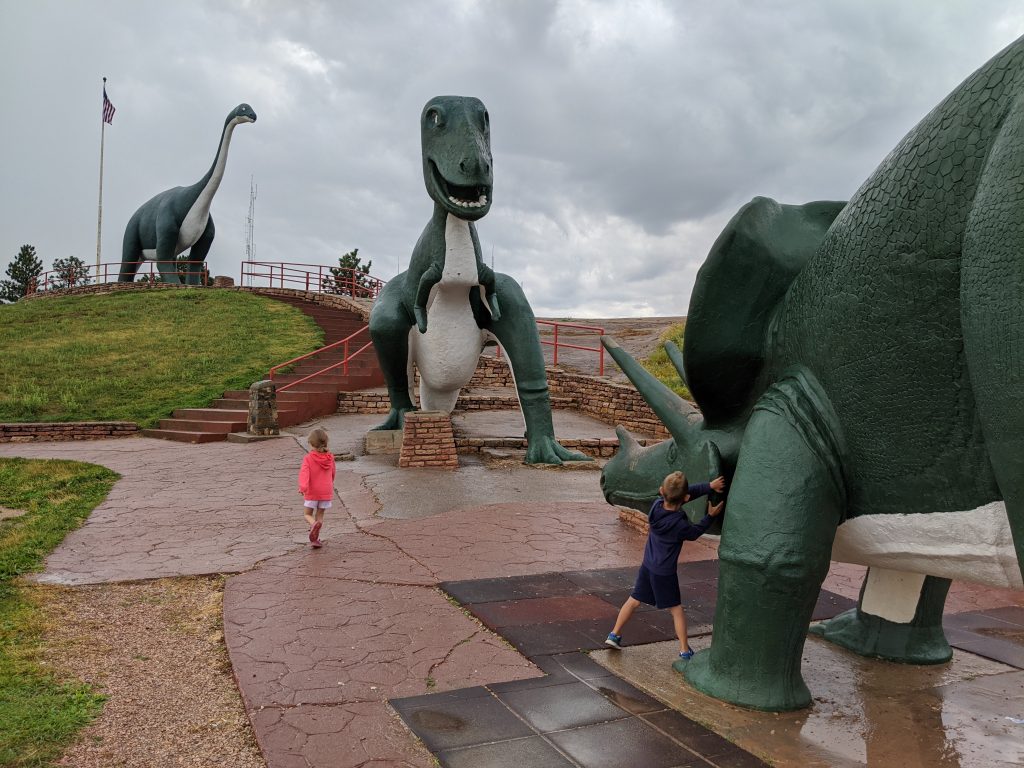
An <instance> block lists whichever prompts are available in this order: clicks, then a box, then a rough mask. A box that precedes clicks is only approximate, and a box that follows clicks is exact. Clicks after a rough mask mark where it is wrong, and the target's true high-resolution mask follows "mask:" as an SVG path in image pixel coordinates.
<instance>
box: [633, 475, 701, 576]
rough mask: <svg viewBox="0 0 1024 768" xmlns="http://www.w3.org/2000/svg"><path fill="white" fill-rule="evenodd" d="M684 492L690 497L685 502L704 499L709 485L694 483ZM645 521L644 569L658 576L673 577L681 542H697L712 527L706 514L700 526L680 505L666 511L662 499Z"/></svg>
mask: <svg viewBox="0 0 1024 768" xmlns="http://www.w3.org/2000/svg"><path fill="white" fill-rule="evenodd" d="M687 492H688V493H689V494H690V498H689V499H688V500H687V501H688V502H689V501H693V500H694V499H696V498H700V497H701V496H707V495H708V494H709V493H710V492H711V485H710V484H708V483H697V484H696V485H691V486H690V487H689V488H688V489H687ZM648 520H649V522H650V526H651V529H650V532H649V533H648V534H647V546H646V547H644V567H645V568H647V570H648V571H650V572H651V573H654V574H658V575H659V576H668V575H674V574H675V572H676V562H677V561H678V560H679V552H680V550H682V548H683V542H684V541H695V540H696V539H699V538H700V537H701V536H703V535H704V532H705V531H707V529H708V526H709V525H711V518H710V517H709V516H708V515H704V519H703V520H701V521H700V522H699V523H691V522H690V521H689V520H688V519H687V518H686V513H685V512H683V510H682V507H681V506H680V509H677V510H674V511H672V510H668V509H665V505H664V499H661V498H658V499H657V500H656V501H655V502H654V503H653V504H652V505H651V511H650V515H649V517H648Z"/></svg>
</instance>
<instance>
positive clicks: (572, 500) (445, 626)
mask: <svg viewBox="0 0 1024 768" xmlns="http://www.w3.org/2000/svg"><path fill="white" fill-rule="evenodd" d="M378 418H379V417H349V416H336V417H331V418H328V419H324V420H322V422H321V424H322V425H323V426H325V427H326V428H327V429H328V431H329V433H330V435H331V438H332V447H333V449H334V450H336V451H338V450H346V449H347V450H350V451H352V452H353V453H357V454H361V452H362V447H361V446H362V443H361V441H362V435H363V434H364V431H365V429H366V428H367V427H368V426H370V425H371V424H372V423H376V421H377V420H378ZM488 418H491V417H488ZM310 428H312V425H305V426H304V427H303V431H302V434H305V433H306V432H308V430H309V429H310ZM597 436H600V433H598V435H597ZM296 437H297V439H281V440H272V441H267V442H261V443H254V444H251V445H236V444H231V443H211V444H205V445H185V444H180V443H171V442H164V441H159V440H151V439H147V438H128V439H120V440H108V441H97V442H89V443H48V444H47V443H39V444H21V445H11V444H7V445H3V446H0V456H22V457H26V458H62V459H74V460H79V461H89V462H93V463H97V464H102V465H104V466H107V467H109V468H111V469H113V470H115V471H117V472H119V473H120V474H121V479H120V480H119V481H118V482H117V483H116V484H115V486H114V488H113V490H112V492H111V494H110V496H109V497H108V498H107V500H106V501H104V502H103V504H101V505H100V506H99V507H97V509H96V510H95V511H94V513H93V515H92V516H91V517H90V519H89V520H88V521H87V522H86V523H85V525H83V526H82V527H81V528H80V529H78V530H76V531H74V532H72V533H71V534H70V535H69V536H68V537H67V539H66V540H65V542H64V543H63V544H62V545H61V546H60V547H58V548H57V549H56V550H55V551H54V552H53V553H52V554H51V556H50V557H49V558H48V559H47V561H46V570H45V572H44V573H43V574H42V576H41V579H42V580H45V581H53V582H61V583H70V584H86V583H97V582H106V581H122V580H132V579H148V578H156V577H161V576H173V575H184V574H203V573H214V572H229V573H237V574H239V575H236V576H233V577H232V578H230V579H229V580H228V581H227V585H226V588H225V596H224V625H225V640H226V643H227V645H228V649H229V653H230V657H231V661H232V666H233V669H234V673H235V677H236V679H237V681H238V686H239V689H240V691H241V693H242V697H243V701H244V703H245V706H246V710H247V712H248V713H249V716H250V719H251V721H252V723H253V726H254V729H255V732H256V735H257V739H258V740H259V743H260V746H261V748H262V749H263V751H264V754H265V756H266V758H267V761H268V765H270V766H272V768H278V767H279V766H283V767H285V768H291V767H292V766H296V767H298V766H301V767H302V768H308V766H313V765H332V766H335V765H337V766H353V767H355V766H374V765H380V766H383V765H389V766H394V765H405V766H424V767H426V766H430V765H432V764H433V763H432V758H431V756H430V754H429V753H428V752H427V750H426V749H425V748H424V747H423V746H422V745H421V744H420V743H419V742H417V741H416V739H415V738H414V737H413V736H412V734H411V733H410V732H409V730H408V729H407V728H406V727H405V725H404V724H402V723H401V721H400V720H398V719H397V717H396V716H395V714H394V712H393V711H392V710H391V709H390V707H389V706H388V704H387V700H388V699H391V698H397V697H405V696H411V695H416V694H423V693H430V692H440V691H448V690H453V689H458V688H465V687H467V686H477V685H483V684H490V683H497V682H503V681H512V680H519V679H526V678H530V677H537V676H539V675H540V674H541V672H540V670H538V669H537V668H536V667H534V666H533V665H532V664H531V663H530V662H528V661H527V660H526V659H524V658H523V657H522V656H521V655H519V654H518V653H517V652H516V651H515V650H513V649H512V648H511V647H510V646H509V645H508V644H507V643H505V641H504V640H502V639H501V638H500V637H498V636H497V635H494V634H493V633H491V632H490V631H489V630H487V629H485V628H484V627H483V626H482V625H481V624H479V623H478V622H477V621H476V620H475V619H473V618H472V617H470V616H469V615H467V614H466V612H464V611H463V610H462V609H461V608H460V607H459V606H458V605H457V604H455V603H453V602H451V601H449V600H448V599H447V598H446V597H445V595H444V594H443V593H442V592H441V591H440V590H439V589H438V587H437V584H438V583H439V582H442V581H450V580H464V579H477V578H492V577H501V576H512V575H529V574H538V573H547V572H553V571H570V570H579V569H592V568H611V567H622V566H634V565H636V564H637V563H638V562H639V561H640V557H641V553H642V549H643V543H644V539H643V537H642V536H641V535H639V534H638V533H636V532H634V531H632V530H631V529H629V528H627V527H625V526H623V525H621V524H620V523H619V521H618V520H617V517H616V514H615V511H614V510H613V509H612V508H610V507H608V506H607V505H605V504H604V502H603V500H601V498H600V493H599V490H598V488H597V474H596V473H591V472H585V473H584V472H558V471H551V470H541V469H536V468H530V467H522V466H504V465H502V466H500V467H498V468H497V469H487V468H486V467H484V466H483V465H482V464H480V463H478V462H475V461H464V462H463V464H462V465H461V466H460V469H459V470H458V471H456V472H435V471H431V470H419V471H405V472H398V471H396V470H395V469H394V468H393V467H392V466H390V465H389V464H388V461H387V460H385V459H381V458H380V457H365V456H358V457H357V459H356V461H353V462H346V463H344V464H339V468H338V473H337V476H336V479H335V488H336V491H337V500H336V503H335V506H334V507H333V508H332V509H331V510H330V511H329V513H328V515H327V519H326V523H325V526H324V530H323V532H322V538H323V540H324V541H325V542H326V543H325V546H324V547H323V548H322V549H319V550H313V549H311V548H309V547H308V542H307V540H306V529H305V524H304V522H303V520H302V517H301V511H300V507H301V505H300V503H299V501H300V499H299V495H298V493H297V488H296V475H297V470H298V466H299V463H300V461H301V456H302V451H303V447H302V444H301V435H297V436H296ZM463 459H465V457H463ZM591 484H592V485H591ZM715 556H716V545H715V543H714V542H712V541H706V540H701V541H698V542H693V543H691V544H688V545H687V547H686V548H684V558H686V559H692V560H700V559H710V558H714V557H715ZM860 578H861V571H860V570H858V569H857V568H856V567H854V566H834V568H833V571H832V573H831V574H830V576H829V580H828V581H827V582H826V588H828V589H830V590H832V591H835V592H838V593H840V594H844V595H846V596H848V597H853V598H855V597H856V596H857V593H858V590H859V587H860ZM950 599H951V600H960V601H963V602H964V603H965V604H966V603H968V602H970V604H971V605H972V606H974V607H982V606H983V605H998V604H1002V605H1010V604H1014V603H1015V602H1016V601H1019V600H1020V595H1019V593H1009V594H1000V593H999V591H996V590H981V589H975V588H973V587H971V586H970V585H960V584H956V585H954V587H953V589H952V591H951V594H950Z"/></svg>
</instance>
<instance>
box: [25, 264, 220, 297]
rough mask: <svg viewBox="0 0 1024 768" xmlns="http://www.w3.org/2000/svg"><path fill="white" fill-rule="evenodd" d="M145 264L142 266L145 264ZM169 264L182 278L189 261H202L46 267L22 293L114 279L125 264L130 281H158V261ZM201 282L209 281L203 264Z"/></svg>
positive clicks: (118, 276)
mask: <svg viewBox="0 0 1024 768" xmlns="http://www.w3.org/2000/svg"><path fill="white" fill-rule="evenodd" d="M147 264H148V265H149V266H148V267H146V265H147ZM161 264H171V265H173V266H174V270H175V272H177V273H178V276H179V277H180V278H181V279H182V281H183V282H184V279H185V273H184V272H182V271H179V270H182V269H184V268H186V267H188V266H190V265H192V264H204V262H202V261H130V262H127V264H126V263H124V262H120V261H107V262H104V263H102V264H100V265H99V270H98V271H97V270H96V268H95V267H94V266H88V267H86V268H85V269H84V270H81V271H77V272H76V271H72V272H68V271H66V270H53V269H51V270H48V271H46V272H43V273H42V274H40V275H38V276H37V277H36V278H35V280H34V281H33V282H31V283H29V284H28V290H27V291H26V295H29V296H30V295H32V294H33V293H39V292H41V291H55V290H61V289H63V288H77V287H80V286H83V285H98V284H101V283H116V282H117V281H118V279H119V278H120V276H121V273H122V272H123V271H124V267H125V266H133V267H135V269H134V271H133V274H132V282H141V281H143V280H144V281H146V282H149V283H151V284H155V283H159V282H160V281H161V277H160V265H161ZM202 284H203V285H209V284H210V273H209V271H208V270H207V269H206V268H205V266H204V267H203V270H202Z"/></svg>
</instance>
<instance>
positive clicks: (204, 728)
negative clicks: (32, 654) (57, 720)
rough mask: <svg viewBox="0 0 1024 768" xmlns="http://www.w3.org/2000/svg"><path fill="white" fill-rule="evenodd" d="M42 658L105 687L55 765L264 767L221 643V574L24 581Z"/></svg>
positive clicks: (89, 767)
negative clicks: (39, 620) (40, 629)
mask: <svg viewBox="0 0 1024 768" xmlns="http://www.w3.org/2000/svg"><path fill="white" fill-rule="evenodd" d="M30 592H31V594H32V595H33V596H34V597H35V599H36V600H37V602H38V603H39V604H40V607H41V609H42V610H43V613H44V616H45V620H46V623H47V631H46V642H47V646H46V649H45V651H44V659H45V660H46V662H47V663H48V664H50V665H51V666H52V667H54V668H55V669H57V670H60V671H61V672H65V671H66V672H68V673H70V674H71V675H73V676H74V677H76V678H79V679H81V680H85V681H86V682H88V683H90V684H92V685H93V686H95V687H96V688H97V689H98V690H99V691H101V692H102V693H104V694H106V696H107V697H108V698H107V701H106V703H105V704H104V707H103V712H102V714H101V715H100V716H99V718H97V720H95V721H94V722H93V723H92V724H91V725H90V726H88V727H87V728H85V729H84V730H83V731H82V733H81V734H80V738H79V739H78V741H77V742H76V743H75V744H73V745H72V746H71V747H70V748H69V749H68V751H67V752H66V753H65V754H64V756H63V758H62V759H61V761H60V762H59V763H58V765H63V766H74V768H168V767H169V766H204V767H205V766H230V767H231V768H265V766H266V763H265V762H264V760H263V757H262V755H261V753H260V750H259V748H258V747H257V745H256V740H255V738H254V736H253V732H252V728H251V727H250V725H249V719H248V717H246V714H245V710H244V709H243V707H242V701H241V697H240V696H239V693H238V689H237V688H236V687H235V681H234V678H233V676H232V672H231V667H230V664H229V662H228V656H227V650H226V648H225V646H224V636H223V624H222V618H221V606H222V602H223V593H224V580H223V579H222V578H219V577H214V578H176V579H160V580H158V581H145V582H130V583H121V584H103V585H97V586H85V587H57V586H42V585H40V586H32V587H30Z"/></svg>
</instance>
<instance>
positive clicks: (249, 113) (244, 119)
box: [224, 104, 256, 125]
mask: <svg viewBox="0 0 1024 768" xmlns="http://www.w3.org/2000/svg"><path fill="white" fill-rule="evenodd" d="M232 121H234V124H235V125H238V124H239V123H255V122H256V113H255V112H253V109H252V107H250V106H249V105H248V104H239V105H238V106H237V107H235V108H234V109H233V110H231V112H230V113H229V114H228V117H227V120H225V121H224V124H225V125H227V124H228V123H230V122H232Z"/></svg>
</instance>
